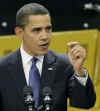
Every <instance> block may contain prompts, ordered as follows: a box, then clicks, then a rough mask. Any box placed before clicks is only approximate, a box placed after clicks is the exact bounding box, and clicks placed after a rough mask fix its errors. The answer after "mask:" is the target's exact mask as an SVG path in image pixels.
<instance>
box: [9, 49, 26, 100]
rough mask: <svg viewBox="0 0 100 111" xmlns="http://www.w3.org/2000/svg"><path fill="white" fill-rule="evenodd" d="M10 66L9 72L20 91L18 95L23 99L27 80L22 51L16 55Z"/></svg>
mask: <svg viewBox="0 0 100 111" xmlns="http://www.w3.org/2000/svg"><path fill="white" fill-rule="evenodd" d="M9 65H10V66H9V67H8V70H9V72H10V74H11V77H12V79H13V80H14V83H15V85H16V88H17V89H18V95H19V96H20V98H22V97H23V87H24V86H25V85H26V79H25V74H24V71H23V67H22V60H21V55H20V50H18V51H17V52H15V53H14V55H13V56H12V59H11V61H10V64H9ZM22 99H23V98H22Z"/></svg>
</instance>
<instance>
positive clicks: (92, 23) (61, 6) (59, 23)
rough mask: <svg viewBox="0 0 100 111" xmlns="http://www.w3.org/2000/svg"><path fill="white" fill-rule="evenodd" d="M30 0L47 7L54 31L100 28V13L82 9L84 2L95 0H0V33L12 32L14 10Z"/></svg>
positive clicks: (93, 0)
mask: <svg viewBox="0 0 100 111" xmlns="http://www.w3.org/2000/svg"><path fill="white" fill-rule="evenodd" d="M30 2H36V3H40V4H42V5H44V6H45V7H46V8H48V9H49V11H50V13H51V17H52V24H53V30H54V31H64V30H82V29H99V28H100V13H98V12H96V11H94V10H84V4H86V3H89V2H95V0H0V35H6V34H14V27H15V16H16V12H17V10H18V9H19V8H20V7H21V6H23V5H24V4H26V3H30ZM2 22H7V26H6V27H4V26H2ZM84 23H86V24H88V27H84Z"/></svg>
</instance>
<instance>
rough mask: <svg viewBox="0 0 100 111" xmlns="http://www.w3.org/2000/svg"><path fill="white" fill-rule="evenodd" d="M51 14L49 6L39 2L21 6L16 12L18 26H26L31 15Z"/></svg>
mask: <svg viewBox="0 0 100 111" xmlns="http://www.w3.org/2000/svg"><path fill="white" fill-rule="evenodd" d="M45 14H48V15H50V13H49V11H48V9H47V8H45V7H44V6H43V5H40V4H38V3H29V4H26V5H24V6H23V7H21V8H20V9H19V10H18V12H17V14H16V26H19V27H22V28H23V27H24V26H25V25H26V24H27V23H28V17H29V16H30V15H45Z"/></svg>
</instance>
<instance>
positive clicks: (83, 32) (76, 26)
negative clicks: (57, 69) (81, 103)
mask: <svg viewBox="0 0 100 111" xmlns="http://www.w3.org/2000/svg"><path fill="white" fill-rule="evenodd" d="M30 2H36V3H40V4H42V5H44V6H45V7H46V8H48V10H49V11H50V13H51V17H52V24H53V37H52V42H51V46H50V49H52V50H54V51H55V52H60V53H66V44H67V43H68V42H71V41H78V42H80V44H81V45H83V46H84V47H85V48H86V50H87V52H88V54H87V59H86V62H85V64H84V66H85V67H86V68H87V69H88V71H89V73H90V76H91V79H92V80H93V83H94V86H95V91H96V96H97V100H96V104H95V106H94V107H93V108H91V109H89V110H85V109H77V108H72V107H68V108H69V110H68V111H100V0H0V57H1V56H5V55H7V54H9V53H11V52H13V51H15V50H16V49H17V48H18V47H20V44H21V41H20V40H19V39H18V38H17V37H16V35H15V34H14V27H15V19H16V12H17V10H18V9H19V8H20V7H21V6H23V5H24V4H27V3H30ZM59 44H60V45H59ZM69 102H70V101H69ZM68 105H69V104H68Z"/></svg>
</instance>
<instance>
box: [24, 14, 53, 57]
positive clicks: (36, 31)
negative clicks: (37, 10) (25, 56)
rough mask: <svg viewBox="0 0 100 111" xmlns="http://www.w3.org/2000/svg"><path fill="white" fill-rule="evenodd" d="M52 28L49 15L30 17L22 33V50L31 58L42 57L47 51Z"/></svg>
mask: <svg viewBox="0 0 100 111" xmlns="http://www.w3.org/2000/svg"><path fill="white" fill-rule="evenodd" d="M51 33H52V26H51V20H50V16H49V15H47V14H46V15H30V16H29V21H28V24H27V25H25V28H24V29H23V32H22V40H23V46H24V50H25V51H26V52H27V53H29V54H30V55H32V56H36V55H44V54H46V53H47V51H48V46H49V44H50V40H51Z"/></svg>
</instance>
